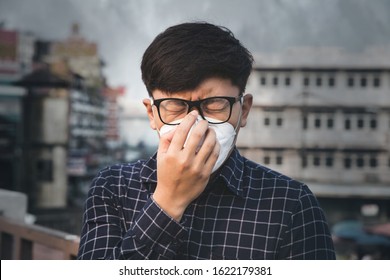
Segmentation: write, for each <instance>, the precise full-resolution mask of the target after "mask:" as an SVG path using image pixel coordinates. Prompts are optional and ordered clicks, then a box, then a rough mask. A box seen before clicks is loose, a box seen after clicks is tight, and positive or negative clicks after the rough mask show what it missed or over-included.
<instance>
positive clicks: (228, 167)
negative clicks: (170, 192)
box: [140, 147, 244, 197]
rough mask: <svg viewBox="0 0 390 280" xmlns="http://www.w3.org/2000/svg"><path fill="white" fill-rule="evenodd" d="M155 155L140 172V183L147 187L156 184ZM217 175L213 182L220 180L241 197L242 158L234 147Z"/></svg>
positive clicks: (145, 163)
mask: <svg viewBox="0 0 390 280" xmlns="http://www.w3.org/2000/svg"><path fill="white" fill-rule="evenodd" d="M156 157H157V153H155V154H154V155H153V156H152V157H150V158H149V159H148V160H147V161H145V162H144V164H143V166H142V168H141V170H140V177H141V182H143V183H146V184H148V185H150V184H153V183H157V159H156ZM218 172H219V174H218V175H217V177H216V178H215V181H216V180H218V179H222V180H223V181H224V182H225V184H226V186H227V188H228V189H229V190H230V191H231V192H233V193H234V194H236V195H237V196H241V197H242V196H243V186H242V182H243V180H242V179H243V174H244V158H243V157H242V156H241V155H240V153H239V152H238V150H237V148H236V147H235V148H234V149H233V151H232V153H231V154H230V156H229V158H228V159H227V160H226V162H225V163H224V164H223V165H222V167H221V169H220V170H219V171H218Z"/></svg>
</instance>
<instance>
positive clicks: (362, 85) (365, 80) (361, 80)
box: [360, 77, 367, 87]
mask: <svg viewBox="0 0 390 280" xmlns="http://www.w3.org/2000/svg"><path fill="white" fill-rule="evenodd" d="M360 86H361V87H366V86H367V79H366V77H361V78H360Z"/></svg>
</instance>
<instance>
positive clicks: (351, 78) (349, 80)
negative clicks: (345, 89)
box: [347, 77, 354, 87]
mask: <svg viewBox="0 0 390 280" xmlns="http://www.w3.org/2000/svg"><path fill="white" fill-rule="evenodd" d="M353 84H354V79H353V77H348V80H347V85H348V86H349V87H353Z"/></svg>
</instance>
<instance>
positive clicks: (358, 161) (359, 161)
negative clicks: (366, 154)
mask: <svg viewBox="0 0 390 280" xmlns="http://www.w3.org/2000/svg"><path fill="white" fill-rule="evenodd" d="M356 166H357V167H359V168H362V167H364V158H363V156H358V157H357V158H356Z"/></svg>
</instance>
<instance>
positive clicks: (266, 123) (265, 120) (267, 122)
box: [264, 117, 270, 126]
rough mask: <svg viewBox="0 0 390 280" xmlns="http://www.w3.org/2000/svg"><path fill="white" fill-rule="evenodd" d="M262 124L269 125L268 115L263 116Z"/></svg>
mask: <svg viewBox="0 0 390 280" xmlns="http://www.w3.org/2000/svg"><path fill="white" fill-rule="evenodd" d="M264 125H265V126H269V125H270V119H269V117H265V118H264Z"/></svg>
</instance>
